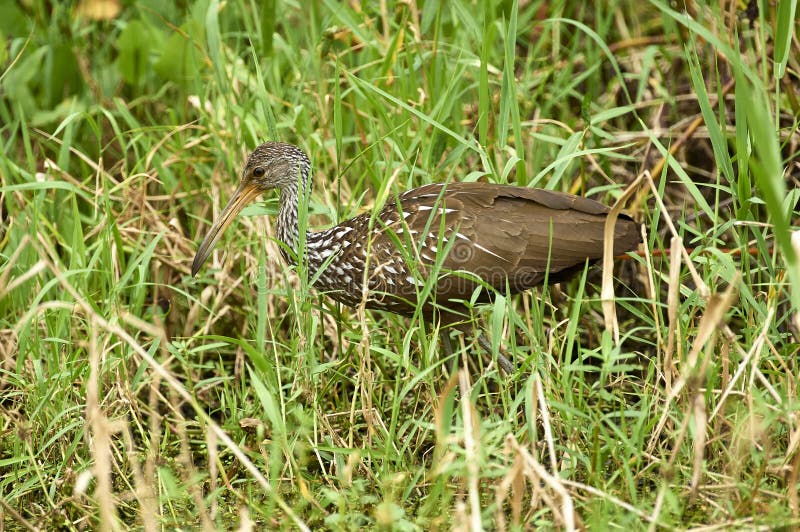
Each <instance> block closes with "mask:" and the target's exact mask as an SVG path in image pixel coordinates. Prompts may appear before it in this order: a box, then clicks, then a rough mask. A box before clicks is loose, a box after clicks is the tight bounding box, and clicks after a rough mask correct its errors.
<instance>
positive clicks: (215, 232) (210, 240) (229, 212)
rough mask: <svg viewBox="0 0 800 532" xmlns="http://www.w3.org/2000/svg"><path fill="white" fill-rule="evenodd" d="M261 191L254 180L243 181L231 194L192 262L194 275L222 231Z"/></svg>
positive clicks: (209, 253)
mask: <svg viewBox="0 0 800 532" xmlns="http://www.w3.org/2000/svg"><path fill="white" fill-rule="evenodd" d="M260 193H261V190H260V189H259V187H258V186H257V185H256V184H255V183H253V182H249V183H242V184H240V185H239V188H237V189H236V192H234V193H233V196H231V199H230V200H229V201H228V204H227V205H226V206H225V209H224V210H223V211H222V214H220V215H219V218H217V220H216V221H215V222H214V225H212V226H211V229H210V230H209V231H208V234H207V235H206V237H205V238H204V239H203V243H202V244H200V248H198V250H197V255H195V256H194V261H193V262H192V277H194V276H195V275H197V272H198V271H200V267H201V266H202V265H203V263H204V262H205V261H206V260H208V257H209V256H210V255H211V252H212V251H213V250H214V246H215V245H216V244H217V242H218V241H219V239H220V237H221V236H222V233H224V232H225V229H227V227H228V226H229V225H230V224H231V222H232V221H233V220H234V219H235V218H236V215H237V214H239V212H240V211H241V210H242V209H244V208H245V207H246V206H247V205H248V204H249V203H250V202H251V201H253V200H254V199H255V197H256V196H258V195H259V194H260Z"/></svg>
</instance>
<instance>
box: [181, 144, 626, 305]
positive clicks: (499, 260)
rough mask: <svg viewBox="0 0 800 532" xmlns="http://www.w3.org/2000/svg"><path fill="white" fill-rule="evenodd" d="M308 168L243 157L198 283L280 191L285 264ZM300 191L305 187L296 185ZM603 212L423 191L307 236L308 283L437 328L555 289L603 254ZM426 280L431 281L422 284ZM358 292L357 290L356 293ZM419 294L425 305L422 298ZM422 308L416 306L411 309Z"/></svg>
mask: <svg viewBox="0 0 800 532" xmlns="http://www.w3.org/2000/svg"><path fill="white" fill-rule="evenodd" d="M309 173H310V163H309V161H308V158H307V157H306V155H305V154H304V153H303V152H302V151H301V150H300V149H299V148H296V147H295V146H292V145H290V144H283V143H276V142H268V143H265V144H262V145H261V146H259V147H258V148H257V149H256V150H255V151H254V152H253V153H252V154H251V155H250V157H249V158H248V161H247V164H246V165H245V170H244V173H243V178H242V183H241V185H240V186H239V189H238V190H237V191H236V193H235V194H234V196H233V198H231V200H230V202H229V203H228V206H227V207H226V208H225V210H224V211H223V213H222V215H221V216H220V218H219V220H218V221H217V222H216V223H215V224H214V226H213V227H212V229H211V231H210V232H209V235H208V236H207V237H206V239H205V240H204V242H203V244H201V246H200V249H199V250H198V253H197V256H196V257H195V260H194V263H193V265H192V273H193V274H196V273H197V271H198V270H199V268H200V266H201V265H202V263H203V262H204V261H205V260H206V259H207V257H208V255H209V254H210V252H211V249H212V247H213V246H214V244H215V243H216V241H217V240H218V238H219V236H220V234H221V232H222V231H223V230H224V229H225V227H227V225H228V224H229V223H230V222H231V220H232V219H233V218H234V217H235V215H236V213H238V212H239V211H240V210H241V208H242V207H244V205H245V204H246V203H247V202H249V201H250V200H251V199H253V198H254V197H255V196H257V195H258V194H259V193H260V192H262V191H265V190H267V189H270V188H278V189H280V190H281V199H280V207H279V213H278V223H277V236H278V239H279V240H281V241H282V242H283V244H284V245H285V248H286V249H288V250H293V251H294V252H295V253H292V252H287V251H286V249H284V250H283V254H284V257H285V258H286V259H287V260H289V261H290V262H291V261H294V260H295V257H296V250H297V247H298V243H299V238H298V235H299V232H298V208H299V203H300V199H299V197H300V194H299V190H304V191H308V190H309V189H310V178H309ZM301 187H302V188H301ZM608 212H609V209H608V207H606V206H605V205H603V204H601V203H598V202H596V201H594V200H591V199H588V198H583V197H579V196H573V195H570V194H564V193H561V192H554V191H549V190H542V189H532V188H526V187H518V186H511V185H496V184H487V183H449V184H432V185H425V186H422V187H419V188H415V189H413V190H409V191H407V192H404V193H402V194H400V195H399V196H398V197H397V199H396V200H395V201H389V202H387V203H386V204H385V206H384V207H383V208H382V209H381V210H380V211H379V212H377V213H374V214H373V213H364V214H362V215H360V216H356V217H355V218H352V219H350V220H347V221H345V222H342V223H341V224H339V225H337V226H335V227H332V228H330V229H327V230H325V231H319V232H307V233H306V235H305V253H306V257H307V261H308V270H309V278H310V279H316V281H315V287H316V288H317V289H318V290H321V291H322V292H325V293H327V294H328V295H329V296H330V297H332V298H334V299H336V300H337V301H340V302H341V303H344V304H345V305H349V306H356V305H358V304H360V303H362V302H365V304H366V307H367V308H374V309H380V310H386V311H390V312H395V313H398V314H405V315H409V314H413V313H414V312H415V310H417V309H418V308H420V310H421V311H422V313H423V314H424V315H425V316H426V317H432V316H433V315H434V314H437V313H438V314H440V315H441V316H443V317H445V318H446V319H451V318H452V317H453V316H455V315H457V314H459V313H462V312H463V311H464V310H465V306H464V302H465V301H470V300H471V299H473V296H474V294H475V290H476V289H477V288H479V287H482V289H481V291H480V292H479V294H478V297H477V301H478V302H483V301H488V300H490V299H491V297H492V294H493V293H494V291H495V290H496V291H499V292H501V293H517V292H520V291H523V290H527V289H528V288H531V287H533V286H536V285H538V284H541V283H542V282H543V281H544V280H545V277H547V278H548V280H549V281H551V282H554V281H558V280H561V279H564V278H566V277H568V276H569V275H571V274H572V273H574V272H575V271H576V270H578V269H581V268H583V267H584V265H585V264H586V262H587V261H589V262H592V261H595V260H598V259H600V258H601V257H602V254H603V240H604V227H605V220H606V216H607V215H608ZM639 241H640V238H639V231H638V224H636V223H635V222H634V221H633V220H631V219H630V218H629V217H627V216H625V215H620V217H619V218H618V219H617V221H616V225H615V230H614V253H615V254H619V253H624V252H626V251H630V250H632V249H635V248H636V246H637V245H638V244H639ZM431 275H435V276H436V279H435V282H434V283H426V280H428V279H429V278H430V276H431ZM365 285H366V286H365ZM426 285H427V287H430V288H432V290H431V291H430V293H429V294H427V297H425V298H422V297H421V296H422V295H423V294H424V293H425V292H426V290H425V289H426ZM420 306H421V307H420Z"/></svg>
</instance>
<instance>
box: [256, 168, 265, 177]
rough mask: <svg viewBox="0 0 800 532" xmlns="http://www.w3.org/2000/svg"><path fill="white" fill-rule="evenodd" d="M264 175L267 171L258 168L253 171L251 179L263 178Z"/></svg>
mask: <svg viewBox="0 0 800 532" xmlns="http://www.w3.org/2000/svg"><path fill="white" fill-rule="evenodd" d="M265 173H267V171H266V170H264V169H263V168H262V167H260V166H258V167H256V168H255V169H254V170H253V177H264V174H265Z"/></svg>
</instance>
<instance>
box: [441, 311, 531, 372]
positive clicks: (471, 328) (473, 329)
mask: <svg viewBox="0 0 800 532" xmlns="http://www.w3.org/2000/svg"><path fill="white" fill-rule="evenodd" d="M450 325H452V326H454V327H455V328H456V329H458V330H459V331H461V333H462V334H465V335H470V336H472V337H473V338H475V339H476V340H478V344H479V345H480V346H481V348H482V349H483V350H484V351H486V354H488V355H489V358H490V359H491V358H492V356H493V355H492V344H490V343H489V340H488V338H487V336H486V329H485V328H484V327H483V326H482V325H481V324H480V322H479V323H478V324H477V325H476V324H474V323H473V322H472V321H466V322H463V321H462V322H460V323H458V322H456V321H451V322H450ZM442 334H443V336H447V340H448V341H449V340H450V337H449V335H446V334H445V332H444V331H443V332H442ZM450 353H452V344H451V345H450ZM497 365H498V366H500V369H502V370H503V373H505V374H506V375H511V374H512V373H514V370H515V369H516V368H515V367H514V364H512V363H511V361H509V360H508V358H506V356H505V355H504V354H503V353H502V350H501V349H498V352H497Z"/></svg>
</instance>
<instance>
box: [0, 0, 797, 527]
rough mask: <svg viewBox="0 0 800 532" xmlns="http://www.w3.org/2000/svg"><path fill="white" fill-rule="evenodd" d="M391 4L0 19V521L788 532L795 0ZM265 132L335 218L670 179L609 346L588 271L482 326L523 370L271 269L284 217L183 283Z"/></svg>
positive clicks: (622, 280)
mask: <svg viewBox="0 0 800 532" xmlns="http://www.w3.org/2000/svg"><path fill="white" fill-rule="evenodd" d="M90 4H91V2H88V1H87V2H85V3H84V6H86V5H90ZM386 4H387V6H386V11H385V12H382V11H381V9H380V3H378V2H362V3H360V8H359V9H355V8H354V6H357V5H359V4H358V3H356V2H345V3H339V2H334V1H322V2H294V1H277V0H275V1H268V2H263V3H260V2H218V1H197V2H193V3H189V4H188V5H186V4H185V3H175V4H164V3H162V2H152V1H145V2H140V3H132V4H125V5H124V7H123V8H122V10H121V11H120V12H119V13H118V14H116V15H115V16H113V17H112V18H109V19H99V20H92V19H91V18H87V17H86V16H85V15H83V14H82V13H83V12H82V11H81V9H79V8H78V7H76V6H72V5H68V3H59V2H56V3H46V2H42V1H40V0H34V1H32V2H23V3H10V2H7V3H3V4H2V5H0V36H1V37H2V39H0V42H2V43H3V44H4V46H3V47H2V48H1V49H0V64H2V65H3V66H2V69H1V70H0V143H2V150H0V222H1V223H0V414H2V418H0V423H1V424H0V516H2V523H3V527H7V528H9V529H16V528H20V527H27V528H45V529H51V528H64V529H75V530H77V529H83V528H85V527H86V526H90V527H95V528H107V527H109V526H112V525H113V526H116V527H117V528H120V529H125V528H129V527H144V528H146V529H156V528H158V527H163V528H168V529H171V528H174V527H176V526H179V527H184V528H193V527H197V526H202V527H204V528H206V529H214V528H220V529H230V528H234V527H237V526H239V524H240V523H246V522H248V521H249V522H253V523H255V524H256V525H257V526H258V527H259V528H267V527H274V526H285V527H296V526H307V527H309V528H313V529H317V528H331V529H337V530H338V529H355V528H386V529H390V528H391V529H403V530H404V529H425V528H428V529H432V530H446V529H451V528H459V529H464V528H468V527H472V528H476V527H478V526H482V527H484V528H487V529H494V528H511V529H520V528H533V527H543V528H561V527H564V526H567V525H569V523H574V524H575V525H576V526H581V525H583V526H586V527H592V528H598V529H606V528H609V527H614V528H623V527H628V528H634V529H643V528H650V529H658V528H664V529H683V528H689V527H695V526H729V527H744V528H749V527H766V528H770V527H778V526H786V527H796V526H798V524H800V502H798V500H799V495H800V494H798V475H799V474H800V473H798V472H799V471H800V451H799V450H798V448H797V442H798V436H799V435H800V425H799V424H798V414H797V413H798V410H799V409H800V408H799V407H800V403H798V399H797V398H798V393H800V384H799V383H798V380H797V377H796V376H797V375H798V374H800V371H799V370H798V364H797V360H796V359H797V354H798V330H799V328H800V318H798V316H800V314H798V312H800V266H798V257H797V253H798V252H797V251H796V250H794V249H793V248H792V245H791V241H790V238H791V233H790V231H791V230H792V225H793V224H794V223H796V221H795V220H796V216H797V214H798V210H797V202H798V196H799V194H798V191H797V190H798V189H797V183H798V180H800V172H798V168H799V167H800V166H799V163H798V150H797V146H798V140H800V134H799V133H798V127H799V126H800V119H798V117H799V116H800V104H799V103H798V102H800V100H799V99H798V86H799V85H798V80H800V73H799V69H800V64H799V63H798V60H797V58H798V57H800V54H798V52H799V50H798V48H797V42H798V41H797V31H796V30H797V6H796V2H794V1H789V0H780V1H779V2H777V3H776V5H775V6H772V5H770V6H767V7H765V9H763V10H762V11H760V12H756V13H754V14H755V15H756V17H755V20H753V21H750V20H749V19H748V18H747V17H746V15H745V11H744V5H743V4H745V3H743V2H738V3H737V2H733V3H728V2H725V3H718V2H693V3H690V4H688V5H689V6H690V7H691V9H692V10H693V11H692V13H691V16H690V17H689V16H687V15H686V14H684V13H683V12H681V11H675V10H674V7H673V6H675V5H677V4H676V3H673V2H663V1H656V0H654V1H652V2H630V1H623V0H618V1H608V2H600V3H596V4H595V3H577V2H541V1H537V0H533V1H530V2H515V1H493V0H480V1H476V2H469V1H466V0H450V1H448V2H437V1H433V0H427V1H425V2H413V1H412V2H404V3H397V4H395V3H391V2H387V3H386ZM678 4H680V3H678ZM765 4H766V3H765ZM721 5H722V6H724V7H720V6H721ZM731 83H732V85H731V86H730V87H729V91H728V92H725V91H724V90H723V87H726V86H727V85H730V84H731ZM698 118H699V119H700V123H699V124H697V125H699V127H698V128H697V129H696V130H695V131H694V132H693V133H692V134H690V135H688V134H685V133H686V132H687V131H692V127H693V125H692V122H693V121H695V120H697V119H698ZM268 139H276V140H283V141H287V142H292V143H295V144H297V145H299V146H301V147H302V148H303V149H304V150H305V151H306V152H308V153H309V155H310V157H311V159H312V161H313V165H314V185H315V189H314V193H313V195H312V196H311V198H310V205H309V210H310V217H309V219H308V224H309V226H310V227H314V228H322V227H327V226H329V225H330V224H333V223H337V222H338V221H341V220H344V219H346V218H348V217H350V216H353V215H355V214H357V213H360V212H364V211H369V210H370V209H373V208H374V207H375V206H376V205H380V204H381V203H382V202H383V201H385V200H386V199H387V198H389V197H391V196H393V195H394V194H396V193H398V192H400V191H403V190H405V189H407V188H411V187H414V186H419V185H421V184H424V183H429V182H438V181H445V180H460V181H463V180H485V181H495V182H517V183H523V184H528V185H530V186H539V187H547V188H552V189H558V190H564V191H571V192H577V193H581V194H587V195H591V196H592V197H595V198H597V199H600V200H601V201H604V202H606V203H608V204H612V203H613V202H614V201H615V200H617V199H618V198H620V197H621V196H622V195H623V192H624V191H625V190H626V189H627V188H628V187H629V185H630V184H631V183H633V182H634V181H635V180H636V179H637V177H639V176H641V175H643V174H644V173H645V171H651V172H653V175H652V176H645V177H643V178H642V180H641V181H639V185H638V187H637V188H636V189H635V190H632V191H631V192H632V194H630V195H629V198H628V199H627V200H626V204H627V210H628V212H630V213H632V214H633V215H634V216H635V217H636V218H637V219H638V220H640V221H641V222H642V223H643V224H644V227H645V229H646V239H645V244H644V245H643V247H642V249H643V250H645V249H646V250H647V253H645V254H643V256H637V257H633V258H632V259H631V260H628V261H618V262H617V264H616V265H615V268H614V271H613V272H610V271H609V272H607V273H609V274H610V273H613V274H614V276H615V279H616V281H615V283H614V287H615V294H616V297H615V299H614V300H613V308H614V309H615V311H616V324H617V326H618V331H619V332H618V339H617V338H616V337H615V334H614V332H613V327H611V328H608V330H607V326H606V324H605V319H604V314H603V312H604V309H603V305H602V302H601V291H600V286H601V282H602V276H601V274H600V272H599V271H598V269H590V270H587V271H585V272H584V273H583V274H582V275H578V276H577V277H576V279H574V280H572V281H570V282H568V283H563V284H561V285H560V286H558V287H552V288H550V289H541V290H534V291H531V292H530V293H527V294H523V295H521V296H518V297H516V298H513V299H505V298H499V299H498V300H497V302H496V303H495V304H494V305H490V306H486V307H476V308H475V315H476V318H478V317H479V318H482V319H483V320H484V321H485V323H486V324H487V330H488V333H489V335H490V339H491V341H492V342H493V345H495V346H497V345H502V348H503V349H504V350H505V352H506V353H507V355H508V356H509V357H510V358H512V360H514V361H515V362H516V363H517V364H518V366H519V368H520V370H519V371H518V372H517V373H516V374H514V375H511V376H506V375H503V374H502V373H499V372H498V370H497V368H496V366H495V365H493V364H490V365H488V366H487V365H486V364H485V363H484V362H483V361H481V360H479V358H480V357H479V356H477V355H478V354H479V353H480V351H479V348H478V347H477V345H476V344H474V343H473V342H472V341H471V340H470V339H468V338H467V339H465V340H463V341H461V340H460V341H461V344H460V345H459V349H458V351H457V353H456V357H457V358H458V362H459V363H460V367H466V366H465V364H464V363H465V362H466V361H467V360H468V359H469V360H472V362H471V363H470V365H469V368H470V369H468V370H464V371H460V370H459V371H456V372H454V371H453V367H454V365H453V361H451V360H447V359H445V358H444V357H443V355H442V353H441V349H440V345H439V339H438V335H437V334H436V332H437V325H436V324H430V323H425V322H424V321H422V320H421V319H419V318H414V319H405V318H400V317H397V316H393V315H386V314H381V313H378V312H370V311H364V310H363V309H349V308H344V307H339V306H338V305H336V304H335V303H333V302H332V301H331V300H330V299H327V298H326V297H325V296H324V295H322V294H318V293H317V292H315V291H314V289H313V288H311V287H309V283H308V280H307V279H306V276H305V275H304V272H303V268H302V267H300V268H298V271H293V270H292V269H290V268H288V267H287V266H286V265H285V264H283V262H282V261H281V259H280V255H279V247H278V245H277V243H276V242H275V241H274V240H273V239H272V238H271V235H273V234H274V232H273V227H274V218H271V217H267V216H262V215H263V214H274V212H275V210H276V205H277V204H276V201H277V200H276V199H275V198H265V202H264V204H262V205H257V206H254V207H251V208H249V209H248V210H247V211H246V213H245V216H242V217H240V218H239V219H238V220H237V221H236V222H235V224H234V225H233V226H232V228H231V229H230V230H229V231H228V234H227V235H226V236H225V237H224V239H223V241H222V242H221V245H220V246H219V250H218V251H217V252H216V253H215V254H214V255H213V256H212V258H211V259H210V260H209V262H208V263H207V264H206V266H205V267H204V268H203V270H202V271H201V273H200V275H199V276H198V278H197V279H192V278H191V276H190V275H189V269H190V264H191V260H192V257H193V256H194V253H195V250H196V249H197V245H198V244H199V242H200V240H201V239H202V237H203V235H204V232H205V231H206V230H207V229H208V224H209V223H210V220H211V219H212V218H214V216H215V215H216V214H218V213H219V211H220V209H221V207H222V206H224V203H225V202H226V201H227V199H228V198H229V197H230V194H231V193H232V191H233V190H234V188H235V186H236V183H237V180H238V175H239V174H238V172H239V169H240V167H241V165H242V163H243V161H244V158H245V156H246V154H247V152H248V151H249V150H251V149H252V148H254V147H255V146H256V145H257V144H258V143H260V142H262V141H264V140H268ZM676 145H677V146H676ZM676 147H677V149H673V148H676ZM671 149H673V151H670V150H671ZM662 157H666V158H667V160H666V164H664V165H663V166H662V165H660V164H658V163H659V161H660V159H661V158H662ZM673 241H674V242H673ZM671 246H672V247H673V255H672V256H670V255H669V253H668V250H669V249H670V247H671ZM456 367H459V366H456Z"/></svg>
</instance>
